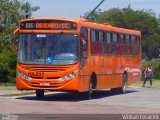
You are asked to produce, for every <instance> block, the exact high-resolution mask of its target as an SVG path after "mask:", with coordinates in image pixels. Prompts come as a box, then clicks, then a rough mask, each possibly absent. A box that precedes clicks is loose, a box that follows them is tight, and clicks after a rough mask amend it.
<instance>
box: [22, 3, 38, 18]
mask: <svg viewBox="0 0 160 120" xmlns="http://www.w3.org/2000/svg"><path fill="white" fill-rule="evenodd" d="M21 8H22V15H23V18H24V19H28V18H31V17H32V13H33V12H35V11H37V10H38V9H40V7H39V6H35V7H31V4H30V3H29V2H26V3H23V4H22V6H21Z"/></svg>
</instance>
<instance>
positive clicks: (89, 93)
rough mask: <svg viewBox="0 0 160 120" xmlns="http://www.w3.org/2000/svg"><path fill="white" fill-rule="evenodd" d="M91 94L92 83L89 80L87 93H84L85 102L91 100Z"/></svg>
mask: <svg viewBox="0 0 160 120" xmlns="http://www.w3.org/2000/svg"><path fill="white" fill-rule="evenodd" d="M92 93H93V83H92V81H91V80H90V82H89V86H88V91H87V92H85V99H87V100H90V99H92Z"/></svg>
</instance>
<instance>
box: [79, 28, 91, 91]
mask: <svg viewBox="0 0 160 120" xmlns="http://www.w3.org/2000/svg"><path fill="white" fill-rule="evenodd" d="M79 40H80V81H79V82H80V90H82V91H86V90H87V89H88V79H89V71H88V70H87V68H88V67H87V66H88V65H87V64H86V63H87V58H88V29H87V28H85V27H82V28H81V30H80V36H79Z"/></svg>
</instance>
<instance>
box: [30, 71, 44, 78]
mask: <svg viewBox="0 0 160 120" xmlns="http://www.w3.org/2000/svg"><path fill="white" fill-rule="evenodd" d="M43 75H44V73H43V72H28V76H31V77H42V78H43Z"/></svg>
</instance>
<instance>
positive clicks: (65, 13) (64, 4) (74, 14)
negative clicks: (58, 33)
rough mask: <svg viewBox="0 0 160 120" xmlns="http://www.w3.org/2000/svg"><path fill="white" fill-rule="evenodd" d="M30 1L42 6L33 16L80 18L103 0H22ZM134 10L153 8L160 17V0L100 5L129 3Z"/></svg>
mask: <svg viewBox="0 0 160 120" xmlns="http://www.w3.org/2000/svg"><path fill="white" fill-rule="evenodd" d="M21 1H23V2H27V1H28V2H29V3H31V5H32V6H40V9H39V10H38V11H37V12H35V13H33V18H55V17H64V18H79V17H80V16H81V15H82V16H83V15H84V14H85V13H86V12H88V11H91V10H92V9H94V8H95V7H96V6H97V5H98V4H99V3H100V2H101V1H102V0H21ZM129 4H130V5H131V8H132V9H134V10H142V9H145V10H152V11H153V12H155V13H156V16H157V17H158V16H159V15H160V8H159V6H160V0H105V1H104V2H103V4H102V5H101V6H100V7H99V8H101V10H102V11H104V10H109V9H111V8H124V7H127V6H128V5H129Z"/></svg>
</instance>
